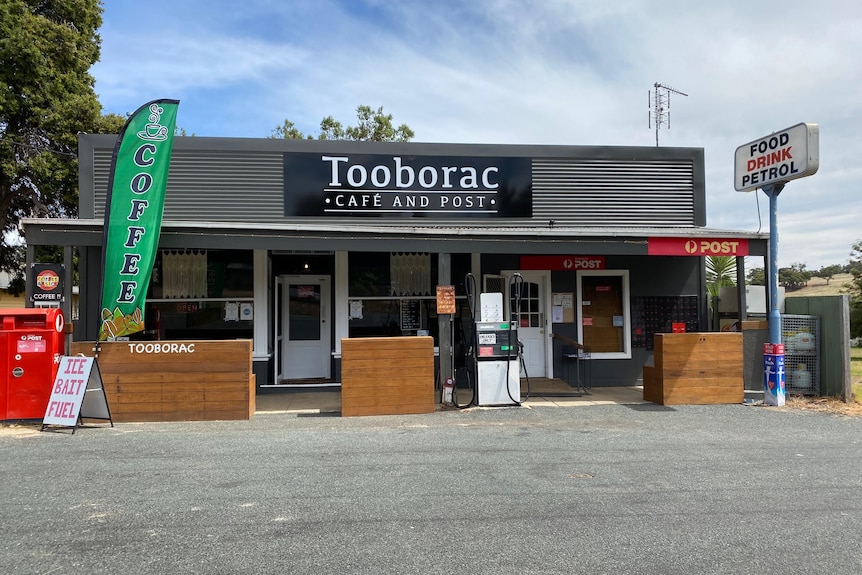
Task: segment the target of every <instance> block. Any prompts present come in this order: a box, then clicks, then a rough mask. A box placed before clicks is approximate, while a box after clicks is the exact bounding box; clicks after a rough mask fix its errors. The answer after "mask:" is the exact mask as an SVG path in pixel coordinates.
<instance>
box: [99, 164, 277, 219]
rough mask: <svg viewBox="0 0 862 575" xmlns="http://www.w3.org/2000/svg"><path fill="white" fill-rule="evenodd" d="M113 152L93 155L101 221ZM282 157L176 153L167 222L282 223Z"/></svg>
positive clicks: (167, 200)
mask: <svg viewBox="0 0 862 575" xmlns="http://www.w3.org/2000/svg"><path fill="white" fill-rule="evenodd" d="M111 153H112V150H101V149H99V150H95V156H94V158H93V167H94V185H95V194H94V197H95V214H96V217H97V218H101V217H104V215H105V197H106V195H107V189H108V175H109V173H110V170H111ZM282 157H283V154H281V153H273V152H255V151H229V152H228V151H217V150H178V149H176V148H174V150H173V154H172V156H171V169H170V172H169V174H168V188H167V192H166V195H165V211H164V219H165V220H172V221H177V220H182V221H216V222H230V221H234V222H283V221H284V220H285V218H284V184H283V183H284V167H283V162H282Z"/></svg>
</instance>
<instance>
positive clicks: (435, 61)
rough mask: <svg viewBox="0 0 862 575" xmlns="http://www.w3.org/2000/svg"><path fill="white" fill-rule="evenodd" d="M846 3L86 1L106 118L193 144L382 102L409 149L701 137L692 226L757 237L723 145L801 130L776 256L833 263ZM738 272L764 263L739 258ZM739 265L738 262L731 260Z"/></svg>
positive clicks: (756, 221)
mask: <svg viewBox="0 0 862 575" xmlns="http://www.w3.org/2000/svg"><path fill="white" fill-rule="evenodd" d="M859 30H862V3H860V2H851V1H850V0H820V1H818V2H816V3H812V2H810V1H802V0H783V1H778V0H722V1H720V2H694V1H691V0H688V1H684V0H679V1H677V0H612V1H610V0H544V1H541V0H533V1H530V0H401V1H394V0H243V1H242V2H237V1H232V0H171V1H168V0H148V1H147V2H127V1H125V0H105V1H104V14H103V24H102V28H101V29H100V36H101V39H102V49H101V60H100V61H99V62H98V63H97V64H96V65H95V66H94V67H93V68H92V70H91V73H92V74H93V76H94V78H95V80H96V92H97V94H98V95H99V99H100V102H101V104H102V106H103V112H105V113H117V114H128V113H131V112H133V111H134V110H135V109H137V108H138V107H139V106H140V105H141V104H144V103H145V102H148V101H150V100H153V99H156V98H176V99H179V100H180V107H179V114H178V118H177V125H178V126H179V127H181V128H183V129H184V130H185V131H186V133H188V134H194V135H196V136H214V137H244V138H263V137H267V136H270V135H271V134H272V132H273V130H274V129H275V128H276V127H278V126H281V125H282V124H283V123H284V121H285V120H288V119H289V120H290V121H292V122H294V123H295V124H296V126H297V127H298V128H299V129H300V130H302V131H303V132H305V133H312V134H315V133H316V132H317V131H318V128H319V125H320V121H321V119H323V118H324V117H326V116H333V117H334V118H335V119H336V120H339V121H341V122H342V123H343V124H344V125H350V124H353V123H354V122H355V119H356V107H357V106H359V105H369V106H371V107H373V108H375V109H376V108H377V107H380V106H382V107H383V108H384V111H385V112H386V113H391V114H392V115H393V117H394V122H395V124H396V125H398V124H402V123H405V124H407V125H408V126H410V128H411V129H413V131H414V132H415V134H416V136H415V138H414V140H413V141H416V142H448V143H491V144H562V145H591V146H592V145H600V146H654V145H655V142H656V130H655V127H654V123H652V122H651V119H650V115H651V112H652V103H651V101H650V94H651V92H653V88H654V84H656V83H660V84H662V85H665V86H670V87H672V88H673V89H675V90H676V91H678V92H682V93H684V94H686V95H685V96H683V95H680V94H672V95H671V100H670V122H669V127H668V125H667V122H664V123H663V124H662V127H661V129H660V130H659V132H658V139H659V144H660V145H661V146H672V147H697V148H703V150H704V156H705V162H706V198H707V200H706V201H707V225H708V226H709V227H715V228H722V229H733V230H743V231H760V232H768V231H769V219H770V218H769V199H768V198H767V197H766V196H765V195H764V193H763V192H761V191H757V192H737V191H735V190H734V153H735V150H736V148H737V147H739V146H741V145H743V144H746V143H748V142H751V141H753V140H756V139H759V138H761V137H763V136H767V135H769V134H771V133H773V132H777V131H780V130H783V129H784V128H787V127H790V126H793V125H796V124H798V123H800V122H810V123H815V124H817V125H818V126H819V131H820V167H819V170H818V172H817V173H816V174H814V175H812V176H809V177H806V178H801V179H797V180H794V181H791V182H789V183H788V184H787V186H786V187H785V188H784V190H783V191H782V192H781V194H780V195H779V196H778V198H777V202H776V207H777V211H776V213H777V230H778V264H779V266H781V267H785V266H790V265H792V264H796V263H801V264H804V265H806V266H807V269H809V270H817V269H819V268H820V267H822V266H826V265H831V264H842V265H843V264H845V263H847V262H848V259H849V258H850V252H851V249H852V246H853V244H854V243H856V242H859V241H862V226H860V219H862V193H860V192H862V145H860V137H862V134H860V131H862V130H860V128H862V97H860V94H862V66H860V64H859V62H860V60H862V34H860V33H859ZM753 259H754V262H753V267H759V266H762V265H763V262H762V260H761V259H760V258H753ZM749 265H752V264H749Z"/></svg>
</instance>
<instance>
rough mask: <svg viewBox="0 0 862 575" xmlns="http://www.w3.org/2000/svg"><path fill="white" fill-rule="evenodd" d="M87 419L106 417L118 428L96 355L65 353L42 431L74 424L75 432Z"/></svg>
mask: <svg viewBox="0 0 862 575" xmlns="http://www.w3.org/2000/svg"><path fill="white" fill-rule="evenodd" d="M84 418H86V419H104V420H106V421H109V422H110V423H111V427H114V421H113V419H111V410H110V409H109V408H108V398H107V397H106V396H105V388H104V385H103V384H102V374H101V372H100V371H99V363H98V362H97V361H96V358H93V357H84V356H75V357H73V356H68V355H64V356H63V357H61V358H60V368H59V369H58V370H57V377H56V378H55V379H54V387H53V388H52V389H51V398H50V399H49V400H48V407H47V408H45V417H44V418H42V428H41V431H44V430H45V427H46V426H49V425H53V426H58V427H71V428H72V433H73V434H74V433H75V430H76V429H77V428H78V426H79V425H80V424H81V420H82V419H84Z"/></svg>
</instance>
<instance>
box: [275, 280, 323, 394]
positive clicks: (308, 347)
mask: <svg viewBox="0 0 862 575" xmlns="http://www.w3.org/2000/svg"><path fill="white" fill-rule="evenodd" d="M279 279H280V280H281V296H280V301H281V308H282V309H281V312H280V314H278V315H280V317H281V326H280V332H279V329H278V328H277V330H276V334H277V335H276V337H277V340H278V339H279V337H278V336H279V335H280V342H279V341H277V342H276V345H278V346H279V348H280V351H281V358H280V359H279V358H277V359H276V370H277V371H278V369H279V361H281V362H282V364H283V367H282V369H281V380H280V381H284V380H303V379H315V380H320V379H323V380H326V379H328V378H329V377H330V375H331V370H330V360H331V357H332V334H331V331H330V325H331V321H330V312H331V310H330V308H331V306H330V278H329V276H280V278H279ZM276 286H277V287H278V283H277V284H276Z"/></svg>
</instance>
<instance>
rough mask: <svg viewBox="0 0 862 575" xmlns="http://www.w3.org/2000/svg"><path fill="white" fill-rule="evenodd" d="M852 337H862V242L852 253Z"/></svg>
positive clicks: (854, 247) (850, 288)
mask: <svg viewBox="0 0 862 575" xmlns="http://www.w3.org/2000/svg"><path fill="white" fill-rule="evenodd" d="M850 257H851V258H852V259H851V260H850V273H851V274H853V281H851V282H850V287H849V292H850V337H862V240H859V241H858V242H856V243H855V244H853V248H852V251H851V252H850Z"/></svg>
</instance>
